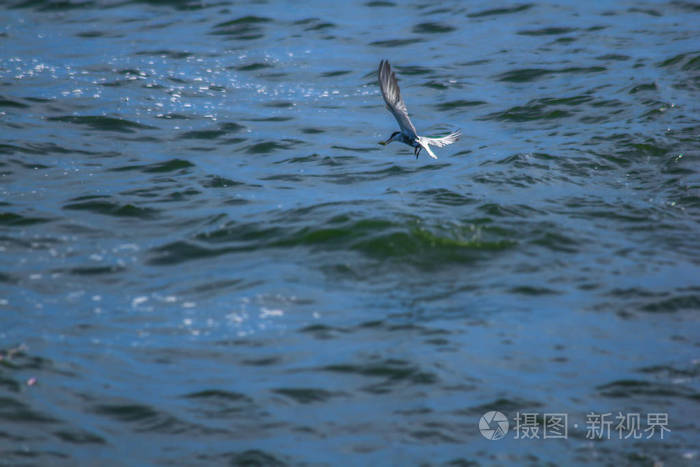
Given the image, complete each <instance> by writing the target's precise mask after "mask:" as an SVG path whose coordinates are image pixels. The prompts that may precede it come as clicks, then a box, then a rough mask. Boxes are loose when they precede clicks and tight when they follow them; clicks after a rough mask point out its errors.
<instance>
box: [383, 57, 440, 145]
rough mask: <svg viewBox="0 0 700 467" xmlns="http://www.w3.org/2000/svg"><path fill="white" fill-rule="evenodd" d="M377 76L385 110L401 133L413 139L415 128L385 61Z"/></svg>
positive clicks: (392, 73) (393, 76)
mask: <svg viewBox="0 0 700 467" xmlns="http://www.w3.org/2000/svg"><path fill="white" fill-rule="evenodd" d="M378 74H379V87H380V88H381V89H382V97H384V102H386V106H387V108H388V109H389V111H390V112H391V113H392V114H394V118H396V121H397V122H398V123H399V127H401V131H403V132H404V133H406V135H407V136H411V137H413V138H415V137H416V136H417V134H416V127H414V126H413V123H411V119H410V118H408V110H406V104H405V103H404V101H403V99H401V91H400V90H399V83H398V82H397V81H396V75H395V74H394V72H393V71H391V65H389V62H388V61H387V60H382V61H381V62H379V70H378ZM448 144H449V143H448Z"/></svg>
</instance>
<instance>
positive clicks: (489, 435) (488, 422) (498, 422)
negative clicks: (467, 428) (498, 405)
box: [479, 410, 508, 441]
mask: <svg viewBox="0 0 700 467" xmlns="http://www.w3.org/2000/svg"><path fill="white" fill-rule="evenodd" d="M479 431H481V435H482V436H483V437H484V438H486V439H488V440H491V441H495V440H497V439H501V438H503V437H504V436H505V435H506V434H507V433H508V419H507V418H506V416H505V415H503V414H502V413H501V412H498V411H497V410H492V411H490V412H486V413H485V414H484V415H482V416H481V418H480V419H479Z"/></svg>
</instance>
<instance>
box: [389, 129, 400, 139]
mask: <svg viewBox="0 0 700 467" xmlns="http://www.w3.org/2000/svg"><path fill="white" fill-rule="evenodd" d="M399 133H401V132H400V131H395V132H393V133H392V134H391V136H390V137H389V139H394V136H397V135H398V134H399Z"/></svg>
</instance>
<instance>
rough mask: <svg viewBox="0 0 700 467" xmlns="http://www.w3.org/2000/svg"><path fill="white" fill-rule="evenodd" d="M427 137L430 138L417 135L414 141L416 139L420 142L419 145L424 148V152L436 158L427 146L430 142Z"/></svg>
mask: <svg viewBox="0 0 700 467" xmlns="http://www.w3.org/2000/svg"><path fill="white" fill-rule="evenodd" d="M429 139H430V138H424V137H422V136H419V137H418V138H417V139H416V141H418V144H420V146H421V147H422V148H423V149H425V152H427V153H428V155H429V156H430V157H432V158H433V159H437V156H436V155H435V153H433V151H431V150H430V146H429V144H430V142H429V141H427V140H429Z"/></svg>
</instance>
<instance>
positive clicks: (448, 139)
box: [421, 130, 462, 148]
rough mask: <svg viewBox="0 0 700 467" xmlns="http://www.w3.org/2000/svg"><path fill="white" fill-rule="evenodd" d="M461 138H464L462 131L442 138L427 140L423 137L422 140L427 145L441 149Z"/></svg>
mask: <svg viewBox="0 0 700 467" xmlns="http://www.w3.org/2000/svg"><path fill="white" fill-rule="evenodd" d="M460 136H462V132H461V131H460V130H457V131H455V132H454V133H450V134H449V135H447V136H443V137H442V138H426V137H425V136H423V137H422V138H421V139H422V140H423V141H425V142H426V143H427V144H432V145H433V146H437V147H439V148H441V147H443V146H447V145H448V144H452V143H454V142H455V141H457V140H458V139H459V137H460Z"/></svg>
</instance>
